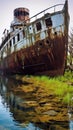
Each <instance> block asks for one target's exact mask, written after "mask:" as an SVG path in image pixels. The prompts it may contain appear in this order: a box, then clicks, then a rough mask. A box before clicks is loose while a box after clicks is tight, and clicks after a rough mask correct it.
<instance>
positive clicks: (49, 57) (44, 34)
mask: <svg viewBox="0 0 73 130" xmlns="http://www.w3.org/2000/svg"><path fill="white" fill-rule="evenodd" d="M57 18H60V20H58V19H57ZM68 18H69V17H68V3H67V1H66V3H65V5H64V7H63V9H62V11H58V12H54V13H52V14H50V15H49V13H48V14H45V15H44V16H42V17H41V18H40V19H38V20H35V21H34V22H32V24H31V23H27V25H26V27H27V28H28V27H32V26H33V25H34V23H36V24H37V23H38V25H37V33H35V31H34V28H33V32H32V29H31V31H30V33H29V35H28V36H27V35H26V32H23V33H24V35H25V36H26V37H28V38H27V39H26V46H24V43H25V41H24V39H25V38H23V39H22V40H21V41H22V42H19V43H17V44H16V45H14V51H13V52H11V47H12V46H11V40H10V41H9V45H10V48H9V49H8V50H7V51H6V50H5V51H6V54H7V56H4V57H3V56H2V55H1V61H0V72H1V73H4V74H42V75H44V74H45V75H50V76H55V75H62V74H63V73H64V70H65V67H66V60H67V48H68ZM44 19H45V22H46V26H47V27H46V28H45V29H43V30H41V28H44V27H41V25H40V21H41V20H42V22H41V23H44V21H43V20H44ZM46 19H47V20H46ZM48 19H49V21H48ZM57 20H58V22H57ZM53 21H54V22H53ZM56 22H57V24H56ZM59 22H60V23H59ZM54 24H56V26H55V25H54ZM14 26H15V25H13V26H12V27H14ZM25 30H26V29H25ZM28 31H29V30H28ZM9 34H10V35H12V33H9ZM17 35H18V34H17ZM6 38H8V37H6ZM13 38H14V35H13ZM5 40H6V39H5ZM18 41H19V37H18ZM18 44H20V46H21V44H23V46H22V47H20V48H18V47H17V45H18ZM4 45H5V42H4V43H2V45H1V47H0V50H1V49H2V48H3V46H4ZM17 48H18V49H17ZM2 54H3V53H2Z"/></svg>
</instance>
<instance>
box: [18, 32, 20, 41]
mask: <svg viewBox="0 0 73 130" xmlns="http://www.w3.org/2000/svg"><path fill="white" fill-rule="evenodd" d="M17 41H20V35H19V33H18V34H17Z"/></svg>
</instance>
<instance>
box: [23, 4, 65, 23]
mask: <svg viewBox="0 0 73 130" xmlns="http://www.w3.org/2000/svg"><path fill="white" fill-rule="evenodd" d="M63 7H64V4H56V5H54V6H51V7H49V8H47V9H45V10H43V11H41V12H39V13H37V14H36V15H34V16H32V17H31V18H29V19H27V20H26V21H24V22H23V23H24V24H25V23H28V22H29V21H30V22H33V21H35V20H37V19H39V18H40V17H43V15H45V14H47V13H48V14H49V15H50V14H51V13H56V12H57V11H62V10H63Z"/></svg>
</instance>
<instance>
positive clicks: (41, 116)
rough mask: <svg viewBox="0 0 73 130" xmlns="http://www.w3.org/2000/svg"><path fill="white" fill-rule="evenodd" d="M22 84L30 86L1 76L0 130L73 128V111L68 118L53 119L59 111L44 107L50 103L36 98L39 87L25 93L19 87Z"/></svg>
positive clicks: (69, 129) (59, 129) (71, 129)
mask: <svg viewBox="0 0 73 130" xmlns="http://www.w3.org/2000/svg"><path fill="white" fill-rule="evenodd" d="M22 85H24V86H25V87H28V83H25V84H23V83H21V82H18V81H16V80H14V79H10V78H5V77H0V130H73V120H72V113H71V112H70V113H69V114H68V115H69V116H68V117H69V119H68V120H65V121H64V117H63V121H62V119H61V121H58V120H53V119H54V117H55V116H56V115H57V113H58V112H56V111H54V110H48V109H47V107H45V108H46V109H45V108H44V105H45V106H46V105H50V103H41V100H40V98H39V99H38V98H36V99H35V97H36V92H37V91H38V89H39V88H37V89H36V90H35V91H34V90H32V89H31V90H30V91H27V92H26V93H24V92H23V91H20V89H19V88H20V87H21V86H22ZM37 100H38V101H37ZM39 100H40V101H39ZM42 100H43V97H42ZM47 102H48V101H47ZM39 104H40V106H39ZM43 108H44V109H45V110H44V109H43ZM51 116H52V118H51ZM49 118H50V120H49Z"/></svg>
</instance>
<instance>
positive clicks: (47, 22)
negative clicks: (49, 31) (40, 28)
mask: <svg viewBox="0 0 73 130" xmlns="http://www.w3.org/2000/svg"><path fill="white" fill-rule="evenodd" d="M45 23H46V27H48V26H49V27H50V26H52V20H51V18H47V19H45Z"/></svg>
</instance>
